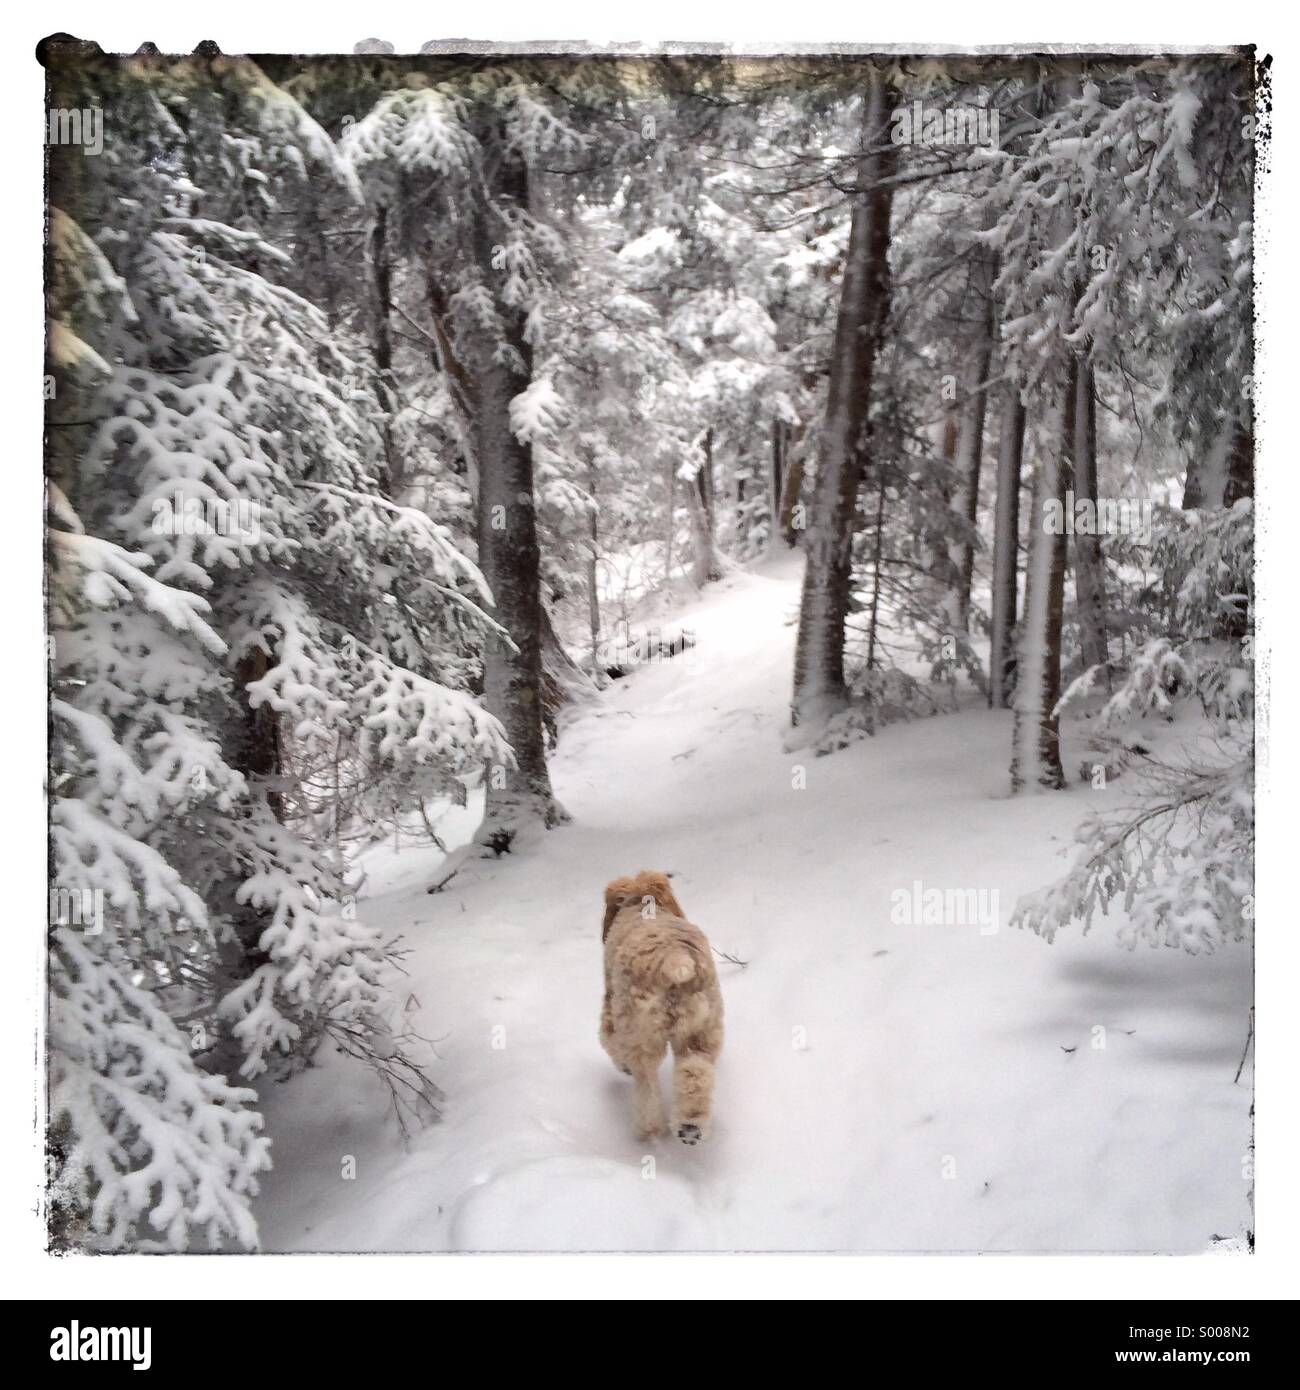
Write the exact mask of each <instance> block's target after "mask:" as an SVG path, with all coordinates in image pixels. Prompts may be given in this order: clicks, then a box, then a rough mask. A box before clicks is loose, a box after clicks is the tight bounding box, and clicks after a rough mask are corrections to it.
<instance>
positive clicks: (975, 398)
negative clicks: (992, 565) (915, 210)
mask: <svg viewBox="0 0 1300 1390" xmlns="http://www.w3.org/2000/svg"><path fill="white" fill-rule="evenodd" d="M994 270H995V267H994V264H993V260H992V257H991V255H990V254H989V253H987V252H983V251H981V252H980V253H979V259H978V261H977V263H976V269H975V271H974V273H973V276H972V279H973V288H974V291H975V293H976V294H977V295H978V296H979V300H980V324H979V329H978V333H977V336H976V339H975V343H974V347H973V350H972V357H971V363H970V368H969V370H968V372H967V374H966V381H965V384H964V387H963V392H964V399H963V400H962V403H961V428H960V432H959V435H958V439H957V476H958V480H959V481H958V503H957V511H958V514H959V515H960V516H961V519H962V521H964V522H965V524H966V527H967V532H966V534H965V535H963V536H962V537H961V539H960V540H959V542H958V544H957V546H956V549H955V554H954V557H953V558H954V567H955V569H956V572H957V573H956V579H955V586H954V591H953V594H952V596H951V603H950V605H949V611H950V613H951V615H952V621H953V624H954V625H955V626H956V627H957V628H958V629H959V630H960V631H962V632H967V631H969V629H970V588H971V579H972V577H973V575H974V573H975V540H974V534H975V523H976V518H977V517H978V515H979V501H980V473H981V471H982V467H983V461H984V417H985V415H986V413H987V408H988V386H987V380H988V374H989V363H990V362H991V361H992V359H993V341H994V336H995V334H996V332H997V323H996V320H995V318H994V304H993V279H994Z"/></svg>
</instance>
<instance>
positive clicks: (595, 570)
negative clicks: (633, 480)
mask: <svg viewBox="0 0 1300 1390" xmlns="http://www.w3.org/2000/svg"><path fill="white" fill-rule="evenodd" d="M587 478H588V483H587V491H588V493H589V494H590V496H591V515H590V517H589V518H588V527H589V533H588V539H589V541H590V548H589V549H588V551H587V627H588V629H589V631H590V634H591V674H592V676H593V678H594V677H596V676H598V675H599V672H600V661H599V656H600V588H599V580H600V573H599V562H600V517H599V513H598V511H597V507H596V465H595V464H594V463H593V464H591V466H590V467H589V469H588V471H587Z"/></svg>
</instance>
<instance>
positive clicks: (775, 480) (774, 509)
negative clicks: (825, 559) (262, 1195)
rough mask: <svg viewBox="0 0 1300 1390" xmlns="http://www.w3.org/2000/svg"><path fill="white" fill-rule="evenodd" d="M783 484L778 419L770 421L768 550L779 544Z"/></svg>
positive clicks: (781, 427)
mask: <svg viewBox="0 0 1300 1390" xmlns="http://www.w3.org/2000/svg"><path fill="white" fill-rule="evenodd" d="M784 484H785V422H784V421H783V420H782V419H781V418H780V417H779V416H777V417H775V418H774V419H773V420H772V475H771V480H770V486H769V500H770V503H771V510H770V519H769V523H768V540H767V546H768V549H769V550H776V549H777V548H778V546H779V545H780V542H781V497H782V493H783V491H784Z"/></svg>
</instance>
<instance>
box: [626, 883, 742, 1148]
mask: <svg viewBox="0 0 1300 1390" xmlns="http://www.w3.org/2000/svg"><path fill="white" fill-rule="evenodd" d="M601 939H602V940H603V941H604V943H605V1002H604V1005H603V1007H602V1009H601V1013H600V1042H601V1046H602V1047H603V1048H604V1049H605V1051H606V1052H608V1053H609V1055H610V1059H611V1060H612V1061H613V1063H614V1065H615V1066H616V1067H617V1068H618V1069H619V1070H620V1071H622V1072H625V1073H626V1074H627V1075H629V1076H630V1077H631V1078H632V1081H633V1083H634V1093H633V1094H634V1103H635V1106H636V1124H637V1136H638V1138H641V1139H648V1138H649V1137H650V1136H651V1135H653V1134H661V1133H663V1130H664V1106H663V1097H662V1095H661V1094H660V1091H659V1064H660V1062H662V1061H663V1057H664V1053H665V1052H666V1051H667V1049H668V1047H669V1046H670V1045H671V1047H672V1049H673V1103H672V1111H671V1117H670V1120H669V1124H670V1125H671V1128H672V1132H673V1133H674V1134H675V1135H676V1136H677V1137H678V1138H679V1139H680V1140H681V1141H682V1142H683V1143H684V1144H698V1143H699V1142H700V1140H701V1139H707V1138H708V1137H709V1121H710V1112H711V1108H712V1104H713V1064H714V1062H716V1061H717V1057H718V1053H719V1052H721V1051H722V994H721V992H720V991H719V989H718V972H717V971H716V970H715V969H714V967H713V953H712V951H710V949H709V943H708V939H707V938H706V937H705V935H704V933H703V932H702V931H701V930H700V929H699V927H695V926H692V925H691V924H690V923H689V922H688V921H687V920H686V914H685V913H684V912H683V911H682V909H681V907H680V906H679V905H678V902H677V899H676V898H675V897H673V890H672V889H671V888H670V887H669V886H668V879H667V877H666V876H665V875H664V874H660V873H654V872H651V871H650V870H646V869H643V870H642V871H641V872H640V873H639V874H638V875H637V876H636V877H635V878H616V879H614V880H613V882H612V883H609V884H607V885H606V887H605V925H604V928H603V929H602V932H601Z"/></svg>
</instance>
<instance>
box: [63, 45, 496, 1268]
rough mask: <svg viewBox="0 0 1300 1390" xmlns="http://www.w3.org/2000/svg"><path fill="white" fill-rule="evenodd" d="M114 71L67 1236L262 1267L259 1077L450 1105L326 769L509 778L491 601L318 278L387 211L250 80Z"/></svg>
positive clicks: (67, 1002) (89, 386)
mask: <svg viewBox="0 0 1300 1390" xmlns="http://www.w3.org/2000/svg"><path fill="white" fill-rule="evenodd" d="M80 77H81V79H82V80H84V81H85V82H86V83H87V84H89V85H90V86H91V87H92V88H93V90H92V91H91V92H90V93H87V94H86V99H87V100H93V101H94V102H95V103H96V104H101V105H103V106H105V107H106V108H107V110H108V113H109V115H110V117H111V123H112V126H113V129H114V131H115V132H116V135H115V141H114V144H113V147H112V150H111V152H110V153H109V154H108V155H106V157H105V159H104V160H103V161H99V162H95V167H94V168H93V169H91V164H90V162H88V163H87V165H86V166H85V167H86V168H87V169H91V173H90V177H91V178H92V179H95V180H98V182H96V183H94V184H93V186H92V188H91V190H90V192H89V193H87V192H86V191H85V190H83V191H82V194H81V196H80V198H79V200H78V203H77V206H78V209H79V211H81V213H82V216H83V218H84V219H85V220H84V221H83V222H82V223H78V222H76V221H74V220H73V219H72V218H71V217H70V216H68V215H67V214H66V213H64V212H62V211H58V210H55V211H54V212H53V213H52V219H51V258H52V265H51V282H50V304H51V315H52V317H53V319H54V320H55V322H56V323H57V324H58V325H59V326H60V327H59V332H58V335H57V337H56V339H55V346H56V348H57V349H58V350H57V352H56V354H55V356H54V359H53V361H52V363H51V371H52V373H53V377H54V380H55V384H56V404H55V407H54V410H53V414H52V420H53V424H54V429H53V431H52V433H53V436H54V437H53V440H52V445H51V469H52V474H53V481H52V486H51V488H50V508H49V523H50V545H51V560H52V580H51V591H50V596H51V603H50V623H51V635H52V656H53V672H52V680H53V706H52V708H53V712H54V718H55V726H54V727H55V737H54V742H53V771H52V784H51V791H52V797H53V806H52V819H53V825H54V835H53V850H54V867H53V885H54V890H55V893H56V895H57V903H58V904H59V907H58V910H57V912H56V918H57V921H56V928H55V932H54V936H53V938H52V943H51V955H50V973H51V994H52V1001H53V1002H52V1009H51V1027H50V1046H51V1064H50V1125H51V1135H52V1153H53V1160H52V1161H53V1165H54V1172H53V1188H52V1190H53V1194H54V1197H53V1200H54V1204H55V1205H54V1215H55V1217H56V1220H55V1229H56V1231H58V1230H62V1231H63V1233H64V1234H65V1235H67V1234H70V1233H74V1232H76V1233H79V1234H80V1236H81V1238H82V1240H83V1243H88V1244H91V1245H98V1246H103V1247H107V1248H118V1247H122V1246H126V1245H131V1246H133V1247H136V1248H139V1247H140V1246H141V1245H142V1243H147V1242H148V1241H150V1240H159V1241H164V1242H165V1243H166V1244H167V1245H169V1246H170V1247H171V1248H175V1249H180V1248H185V1247H186V1246H187V1245H188V1244H189V1243H191V1242H192V1241H193V1240H194V1239H195V1238H196V1237H199V1238H205V1239H206V1240H208V1241H209V1242H210V1243H211V1244H213V1245H214V1246H220V1245H223V1244H239V1245H243V1246H252V1245H254V1244H255V1243H256V1232H255V1229H254V1226H253V1223H252V1221H251V1219H250V1217H249V1214H248V1201H249V1199H250V1197H251V1196H252V1194H253V1193H254V1192H255V1191H256V1186H257V1174H258V1173H259V1172H260V1171H261V1170H263V1169H264V1168H265V1167H266V1165H267V1162H268V1146H267V1141H266V1139H265V1138H264V1137H263V1136H262V1135H261V1134H260V1132H259V1131H260V1124H259V1120H258V1115H257V1111H256V1105H257V1098H256V1095H255V1093H254V1092H253V1091H251V1090H250V1089H248V1088H247V1087H245V1086H242V1085H240V1084H238V1081H229V1080H226V1079H223V1075H224V1076H234V1077H237V1078H250V1079H251V1078H255V1077H257V1076H259V1075H261V1074H264V1073H266V1072H267V1071H268V1069H271V1070H274V1071H282V1070H283V1069H284V1068H286V1067H292V1066H294V1065H297V1064H298V1063H300V1062H301V1060H302V1059H304V1058H305V1057H307V1056H309V1055H310V1053H311V1051H312V1049H313V1048H314V1047H315V1046H317V1045H318V1044H319V1042H320V1041H321V1039H322V1038H323V1037H325V1036H327V1035H331V1036H335V1037H336V1038H338V1039H339V1040H340V1041H341V1042H342V1044H343V1045H344V1046H346V1047H347V1048H348V1049H349V1050H352V1051H354V1052H359V1053H360V1054H361V1055H370V1056H371V1058H372V1060H374V1061H375V1063H376V1065H378V1066H380V1068H381V1070H382V1071H383V1072H384V1074H385V1076H386V1077H387V1078H388V1079H389V1080H390V1082H392V1081H394V1080H395V1079H396V1081H397V1084H398V1085H399V1087H400V1086H404V1087H405V1090H404V1091H402V1092H400V1094H401V1095H402V1096H403V1097H404V1098H405V1099H406V1100H407V1101H408V1102H409V1103H410V1104H411V1106H412V1108H413V1109H421V1108H423V1109H424V1110H425V1111H426V1112H427V1111H428V1108H429V1106H430V1104H431V1101H432V1093H431V1092H429V1091H427V1090H426V1091H423V1092H422V1090H421V1083H420V1080H419V1070H418V1065H417V1064H416V1062H415V1060H414V1059H412V1058H409V1057H407V1056H406V1055H405V1054H404V1053H401V1051H400V1048H399V1049H398V1050H397V1052H396V1055H395V1051H394V1047H393V1041H392V1039H391V1037H390V1035H389V1033H388V1031H387V1030H386V1028H385V1027H384V1025H383V1024H382V1022H381V1021H380V1020H381V1018H382V1015H383V1014H384V1012H385V1010H386V1008H387V1004H386V1000H387V993H386V978H387V976H388V974H389V972H390V970H391V966H390V965H389V953H390V948H391V943H388V942H385V941H384V940H382V939H381V938H380V936H379V935H378V934H377V933H376V932H374V931H372V930H370V929H369V928H367V927H366V926H365V925H364V923H363V922H361V921H359V920H358V919H357V915H356V911H355V907H354V897H353V889H352V886H351V885H350V884H349V883H348V881H347V879H346V874H345V866H344V864H343V862H342V861H341V859H340V858H339V856H338V855H337V854H335V853H332V852H330V851H331V846H330V844H329V842H328V840H327V839H326V838H325V837H323V836H321V835H320V834H319V830H320V827H319V825H318V824H317V823H316V822H315V821H313V819H312V817H311V815H310V814H309V812H310V810H311V788H310V786H309V785H307V783H308V781H309V778H307V777H305V776H303V775H301V774H302V773H303V770H304V769H311V768H313V767H315V766H316V765H317V764H318V762H319V761H321V760H332V761H333V762H335V763H336V764H337V763H339V762H340V761H341V762H345V763H349V764H352V765H354V766H356V767H359V768H364V770H365V772H364V779H365V780H366V781H367V782H368V783H369V784H371V785H372V786H373V787H375V788H379V787H382V788H383V795H384V796H386V797H387V798H388V800H389V801H394V800H395V801H398V802H404V803H405V804H406V805H407V806H410V805H413V804H416V803H418V801H419V800H420V799H421V798H423V797H425V796H428V795H431V794H433V793H435V792H437V793H442V794H446V793H450V794H452V795H456V794H460V795H463V786H464V783H463V780H462V779H464V778H466V777H470V776H477V775H478V773H479V772H480V770H481V769H482V768H483V767H484V766H485V765H488V764H494V765H497V766H508V765H509V763H510V759H511V754H510V750H509V748H508V746H507V744H506V741H505V738H504V735H503V732H502V730H501V727H500V725H499V724H498V723H497V721H496V720H494V719H493V718H492V717H491V716H490V715H488V714H487V713H485V712H484V710H483V709H482V708H481V707H480V706H479V705H478V704H477V703H476V701H475V700H474V699H473V698H472V697H471V696H470V695H469V694H468V693H467V688H468V686H469V685H470V684H471V683H472V681H473V680H474V678H475V673H476V670H477V664H476V660H477V658H476V654H477V652H478V650H479V648H480V646H481V643H482V641H483V638H484V636H485V634H488V633H490V632H493V631H494V630H495V625H494V623H493V622H492V620H491V619H490V618H489V617H487V615H486V611H485V610H486V608H487V606H488V605H489V604H490V602H491V595H490V593H489V591H488V590H487V588H486V585H485V584H484V582H483V580H482V578H481V577H480V575H479V574H478V572H477V570H476V569H475V567H474V565H473V564H472V563H471V562H470V561H469V560H468V559H467V558H466V557H465V556H464V555H463V554H462V553H461V552H460V551H459V550H458V549H457V547H456V545H455V544H454V543H453V540H452V538H451V536H450V534H449V532H448V531H447V530H446V528H445V527H443V526H441V525H439V524H437V523H435V522H434V521H433V520H431V519H430V517H429V516H428V515H426V514H425V513H424V512H422V511H419V510H417V509H414V508H411V507H407V506H403V505H399V504H397V503H395V502H393V501H391V500H390V499H389V498H387V497H385V496H383V495H382V494H381V492H380V489H379V486H378V484H377V469H376V462H377V457H378V443H379V435H378V431H377V429H376V423H375V418H374V416H375V406H374V397H373V395H372V393H371V392H370V391H369V390H368V389H366V385H365V383H366V376H367V369H366V367H365V365H364V363H363V362H362V361H361V360H359V359H358V357H357V356H356V351H357V349H356V345H355V344H354V343H352V342H351V341H350V340H349V339H348V337H347V335H346V334H344V333H340V332H339V331H337V329H333V330H332V329H331V325H330V323H329V322H328V321H327V318H326V316H325V315H324V314H323V313H322V312H321V310H320V309H318V308H317V307H316V306H315V305H314V304H313V303H312V302H311V301H310V300H309V299H308V298H307V297H306V295H305V294H304V293H303V291H304V290H305V289H306V286H303V285H298V286H297V287H295V286H294V284H293V283H291V282H292V281H293V279H294V266H293V257H292V255H291V253H290V252H289V251H288V250H286V249H285V245H284V244H283V243H284V242H285V241H287V242H288V243H289V244H294V242H293V238H294V236H295V235H297V233H298V232H299V231H300V230H301V229H302V227H303V226H304V225H307V224H309V222H310V218H309V217H308V213H309V212H311V211H312V209H313V208H316V210H319V209H318V206H317V205H318V203H319V202H321V201H323V200H324V199H326V198H327V197H333V198H341V199H344V200H346V199H347V198H349V197H352V196H355V186H354V181H353V178H352V175H351V172H350V170H349V169H348V168H347V166H346V165H344V164H342V163H340V162H339V161H338V160H337V158H336V157H335V155H334V153H333V146H332V144H331V142H330V141H329V140H328V138H327V137H325V136H324V133H323V132H321V131H320V130H319V127H316V126H315V123H314V122H312V121H311V120H310V118H309V117H307V115H306V113H305V112H303V111H302V110H301V109H300V108H298V107H297V105H296V103H294V102H292V101H291V100H290V99H289V98H287V97H285V96H284V95H283V94H282V93H277V92H275V91H274V90H269V84H268V83H267V82H266V81H265V79H264V78H262V77H261V75H260V74H259V73H258V72H257V70H256V69H254V68H252V66H251V65H249V64H246V63H239V62H234V63H230V62H227V61H226V60H216V61H211V62H204V61H201V60H199V59H194V60H185V61H182V62H178V63H171V62H169V63H153V62H151V61H148V60H141V61H140V62H138V63H137V62H125V63H120V64H114V65H111V66H110V65H108V64H105V65H103V66H102V67H101V68H99V69H96V68H95V67H94V66H93V65H88V66H87V67H86V68H85V69H84V70H81V72H80ZM218 97H220V98H221V99H222V101H223V106H222V109H221V111H220V112H214V111H213V109H212V107H213V103H214V102H215V101H216V100H217V99H218ZM83 104H84V102H83ZM209 121H211V122H214V123H215V124H209ZM53 191H54V196H55V197H56V198H57V196H58V194H59V192H60V189H59V186H58V180H57V179H56V180H55V184H54V189H53ZM250 195H253V196H250ZM289 226H292V228H293V229H294V231H293V232H292V233H291V232H290V231H289V230H288V227H289ZM69 345H72V347H71V348H69ZM375 795H376V797H378V795H379V793H378V792H376V793H375ZM370 1038H378V1039H380V1040H381V1043H382V1045H380V1046H376V1047H374V1048H373V1049H372V1048H370V1047H369V1045H368V1043H367V1039H370Z"/></svg>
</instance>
